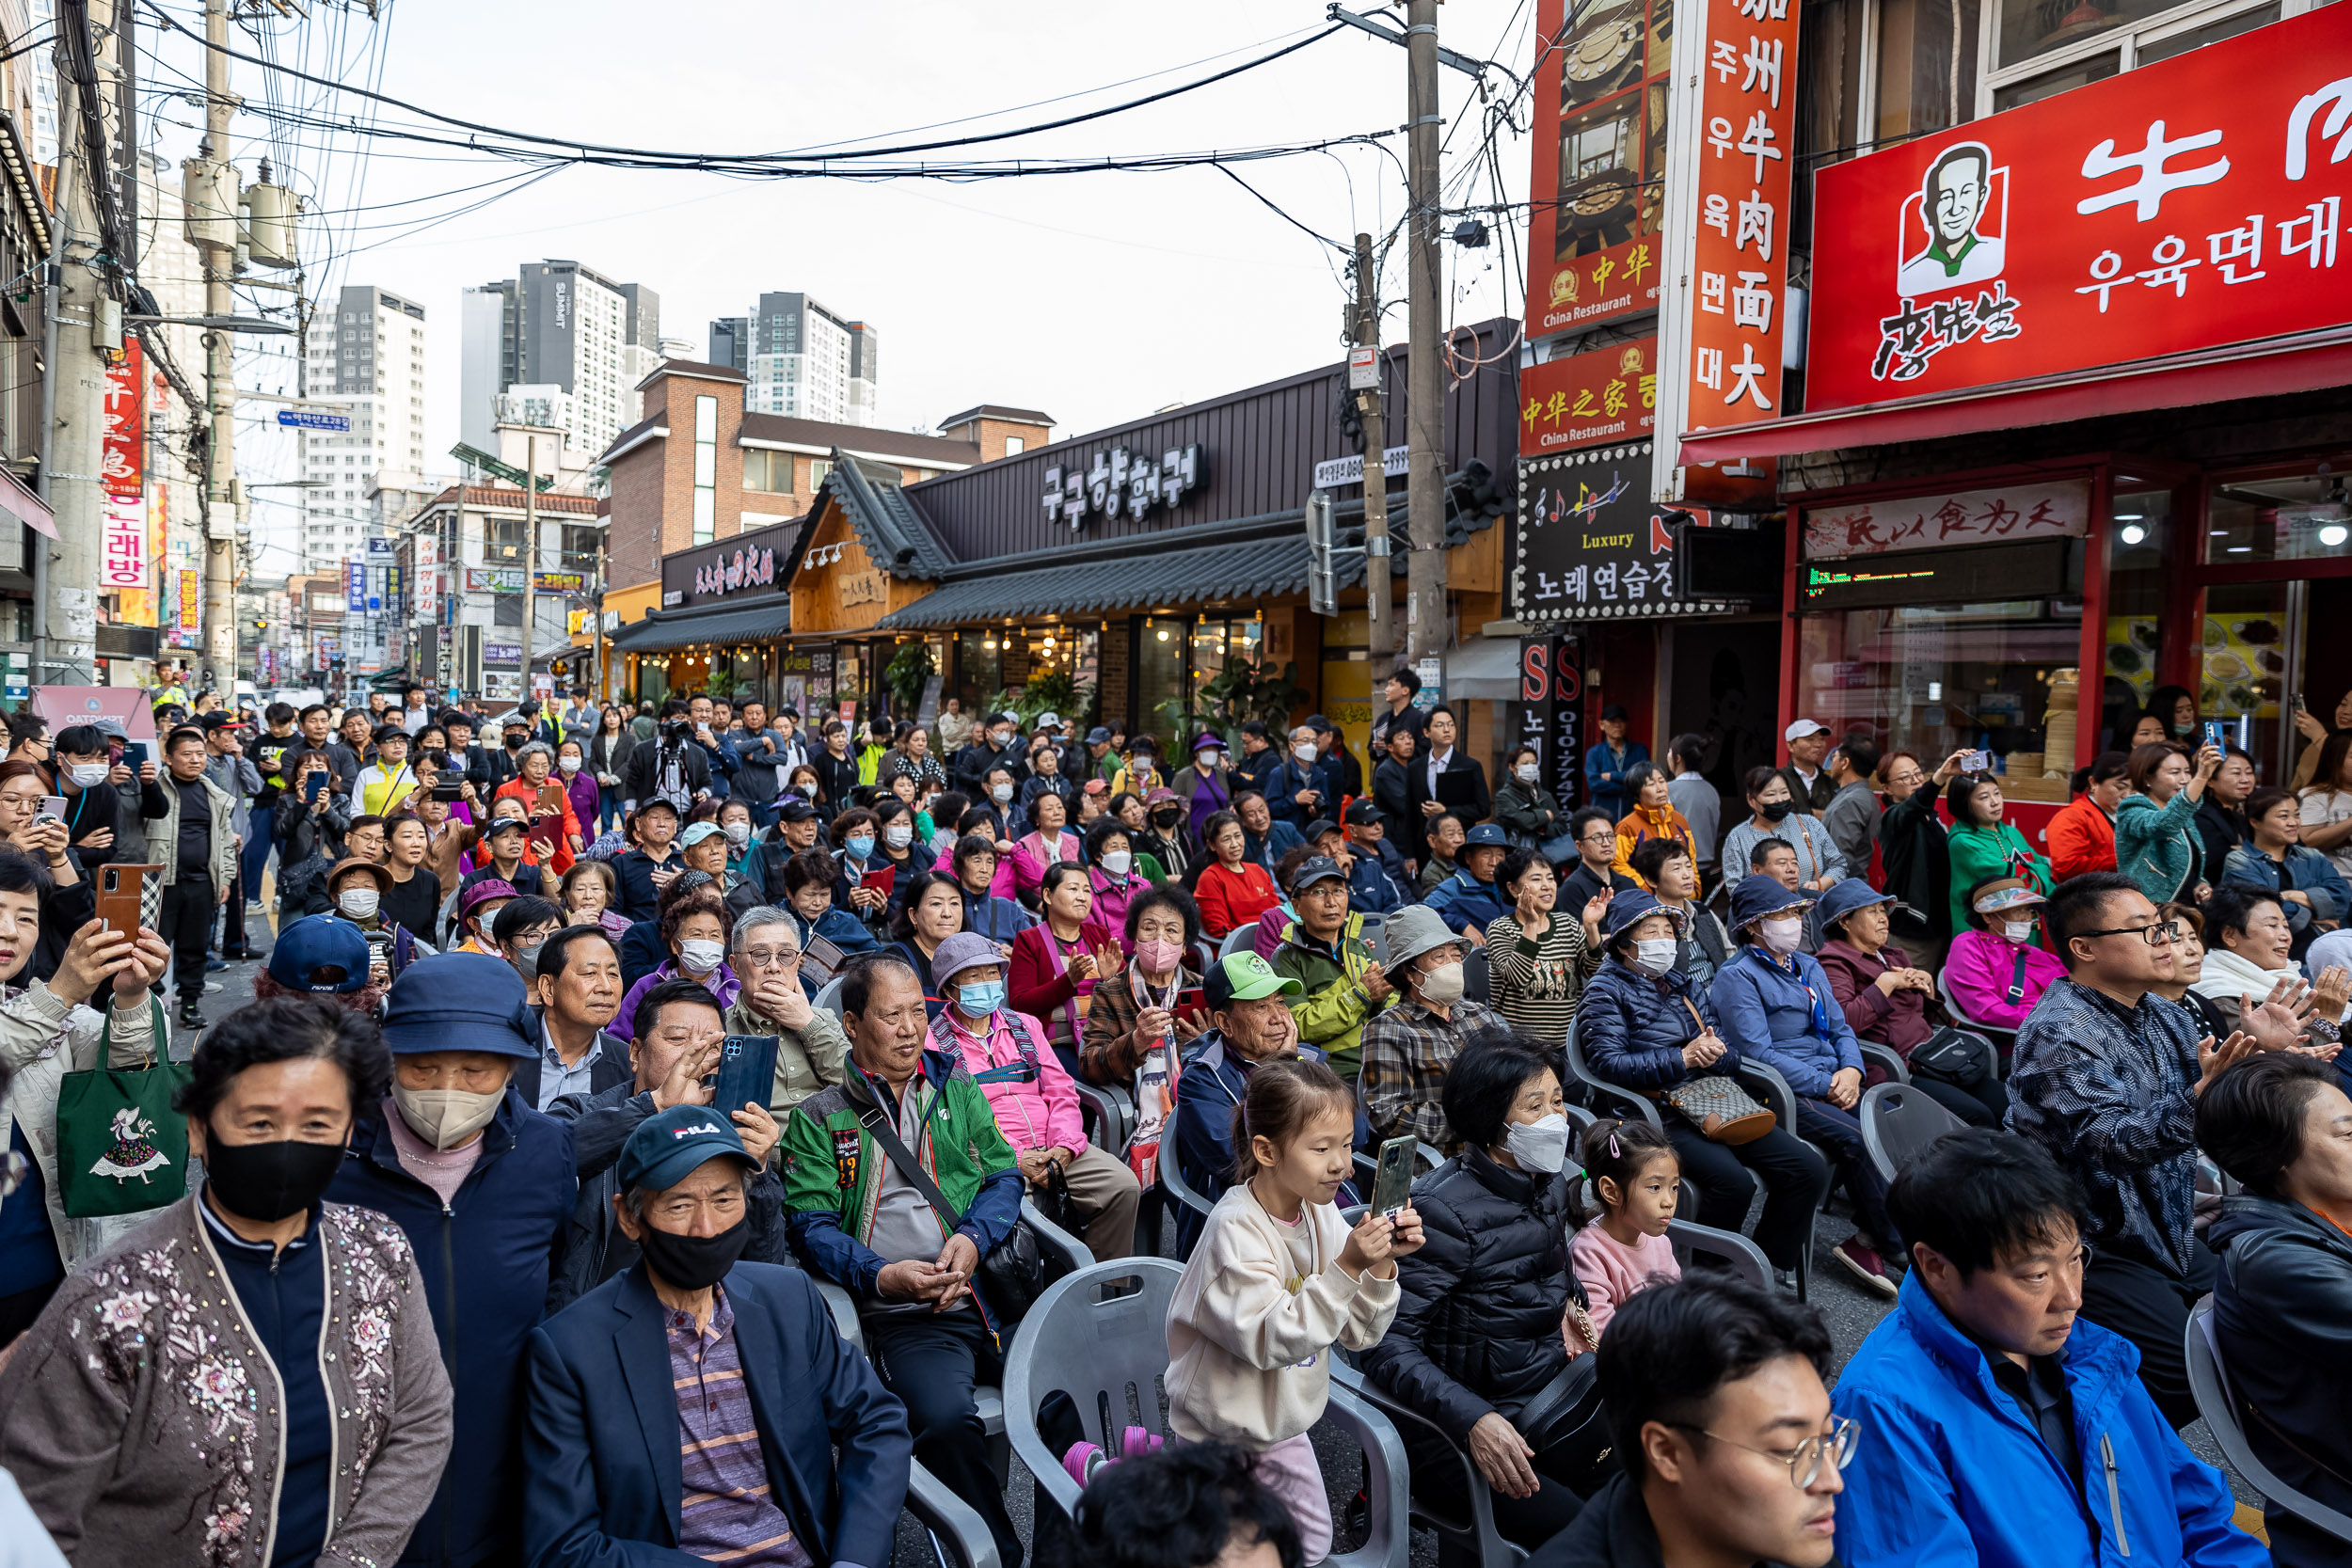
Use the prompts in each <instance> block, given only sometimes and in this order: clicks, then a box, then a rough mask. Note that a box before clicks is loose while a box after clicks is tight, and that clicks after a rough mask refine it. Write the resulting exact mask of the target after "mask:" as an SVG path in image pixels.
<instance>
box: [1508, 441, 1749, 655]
mask: <svg viewBox="0 0 2352 1568" xmlns="http://www.w3.org/2000/svg"><path fill="white" fill-rule="evenodd" d="M1652 445H1653V444H1652V443H1651V442H1648V441H1641V442H1636V443H1634V444H1632V445H1630V446H1623V447H1602V448H1596V449H1593V450H1591V451H1579V452H1570V453H1566V454H1564V455H1562V456H1558V457H1544V458H1521V459H1520V460H1519V497H1518V499H1519V509H1518V516H1517V517H1516V518H1514V519H1513V520H1512V525H1511V526H1512V551H1513V561H1512V571H1511V581H1510V586H1509V588H1508V590H1507V602H1508V604H1509V607H1510V612H1511V616H1512V618H1513V619H1515V620H1519V621H1592V620H1606V619H1612V618H1614V619H1624V618H1626V617H1635V618H1641V617H1647V616H1658V615H1699V614H1718V613H1721V612H1723V611H1724V610H1732V609H1735V608H1738V606H1737V605H1735V604H1734V603H1733V602H1732V601H1730V600H1714V599H1697V598H1693V597H1692V596H1691V594H1690V593H1689V591H1688V589H1687V587H1686V586H1685V583H1684V580H1683V574H1682V569H1681V567H1682V563H1681V562H1680V560H1679V550H1678V548H1677V546H1678V544H1679V542H1680V532H1681V530H1682V529H1683V528H1685V527H1687V526H1688V525H1689V524H1690V523H1691V522H1692V521H1695V520H1696V519H1695V518H1694V517H1693V515H1692V514H1690V513H1688V512H1686V511H1684V510H1683V509H1681V508H1679V507H1677V506H1673V505H1671V504H1664V503H1659V502H1653V501H1652V500H1651V499H1649V489H1648V486H1649V475H1650V459H1651V455H1652V451H1651V449H1652ZM1771 590H1772V584H1771V583H1769V582H1767V583H1759V584H1758V585H1757V596H1758V597H1768V596H1769V595H1770V592H1771Z"/></svg>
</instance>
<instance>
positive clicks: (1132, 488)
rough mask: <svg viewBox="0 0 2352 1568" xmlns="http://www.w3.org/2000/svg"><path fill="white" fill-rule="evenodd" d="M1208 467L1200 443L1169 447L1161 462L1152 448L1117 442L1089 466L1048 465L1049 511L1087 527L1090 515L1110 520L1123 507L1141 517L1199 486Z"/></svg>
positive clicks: (1054, 518) (1075, 525)
mask: <svg viewBox="0 0 2352 1568" xmlns="http://www.w3.org/2000/svg"><path fill="white" fill-rule="evenodd" d="M1207 472H1208V460H1207V459H1206V458H1205V457H1203V456H1202V455H1201V451H1200V447H1199V446H1198V445H1197V444H1196V445H1193V446H1189V447H1170V448H1168V450H1167V451H1164V452H1162V453H1161V454H1160V460H1159V461H1158V462H1157V463H1154V462H1152V457H1151V454H1150V453H1148V452H1145V453H1136V452H1131V451H1128V450H1127V449H1126V448H1125V447H1113V448H1111V449H1110V450H1109V451H1098V452H1096V453H1095V454H1094V462H1093V464H1092V466H1091V467H1086V468H1080V467H1078V466H1077V465H1076V464H1075V463H1074V462H1073V463H1068V464H1062V463H1057V464H1055V465H1054V466H1053V467H1050V468H1047V469H1046V470H1045V495H1044V498H1043V499H1044V505H1045V515H1046V517H1047V519H1048V520H1049V521H1053V522H1063V523H1068V524H1069V525H1070V526H1071V527H1072V528H1073V529H1075V528H1083V527H1084V526H1085V525H1086V520H1087V519H1088V518H1089V517H1090V516H1092V517H1102V518H1104V519H1106V520H1107V519H1109V518H1112V517H1116V516H1118V515H1120V513H1121V512H1124V513H1125V514H1126V515H1128V516H1130V517H1133V518H1135V519H1136V520H1137V521H1138V522H1139V521H1141V520H1142V519H1143V518H1144V517H1145V516H1146V515H1149V514H1150V513H1151V511H1152V508H1153V507H1155V506H1165V507H1169V508H1173V507H1174V506H1175V505H1176V504H1177V503H1178V502H1180V501H1181V500H1183V499H1184V496H1185V495H1186V494H1187V493H1188V492H1190V491H1193V490H1196V489H1198V488H1200V483H1201V481H1202V480H1203V479H1205V478H1206V477H1207Z"/></svg>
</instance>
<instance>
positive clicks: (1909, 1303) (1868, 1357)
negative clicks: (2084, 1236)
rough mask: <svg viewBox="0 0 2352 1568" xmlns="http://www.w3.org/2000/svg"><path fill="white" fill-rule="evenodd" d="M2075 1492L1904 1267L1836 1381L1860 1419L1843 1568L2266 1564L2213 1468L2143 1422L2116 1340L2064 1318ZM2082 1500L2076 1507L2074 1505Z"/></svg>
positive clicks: (2135, 1363) (1844, 1500) (2149, 1413)
mask: <svg viewBox="0 0 2352 1568" xmlns="http://www.w3.org/2000/svg"><path fill="white" fill-rule="evenodd" d="M2063 1354H2064V1356H2065V1366H2066V1387H2067V1392H2068V1393H2069V1394H2070V1395H2071V1396H2072V1397H2073V1401H2074V1448H2075V1451H2076V1452H2077V1453H2078V1454H2079V1455H2080V1456H2081V1463H2082V1470H2083V1478H2082V1479H2083V1481H2084V1482H2085V1487H2084V1490H2083V1491H2081V1492H2077V1491H2076V1490H2075V1489H2074V1481H2072V1480H2070V1479H2069V1478H2068V1477H2067V1476H2066V1475H2065V1474H2064V1473H2063V1472H2062V1471H2061V1470H2060V1469H2059V1468H2058V1461H2057V1456H2056V1455H2054V1454H2053V1453H2051V1451H2050V1449H2049V1447H2048V1446H2047V1445H2046V1444H2044V1443H2043V1442H2042V1437H2041V1433H2039V1432H2038V1431H2037V1430H2036V1429H2035V1426H2034V1423H2033V1418H2031V1417H2030V1416H2028V1415H2027V1414H2026V1413H2025V1412H2024V1411H2023V1410H2021V1409H2020V1408H2019V1407H2018V1405H2017V1402H2015V1401H2014V1400H2012V1399H2010V1396H2009V1395H2008V1394H2007V1393H2005V1392H2003V1391H2002V1389H2001V1388H2000V1386H1998V1385H1997V1384H1995V1383H1994V1381H1993V1371H1992V1368H1991V1367H1990V1366H1989V1365H1988V1364H1987V1363H1986V1360H1985V1354H1984V1352H1983V1351H1982V1350H1980V1349H1979V1348H1978V1346H1977V1344H1976V1342H1975V1341H1974V1340H1972V1339H1970V1338H1968V1337H1967V1336H1965V1335H1963V1334H1962V1333H1961V1332H1960V1331H1959V1330H1958V1329H1957V1328H1954V1327H1953V1326H1952V1323H1951V1320H1950V1319H1948V1318H1947V1317H1946V1316H1945V1315H1944V1313H1943V1311H1942V1310H1941V1309H1940V1308H1938V1307H1937V1306H1936V1305H1935V1301H1934V1298H1933V1297H1931V1296H1930V1295H1929V1294H1928V1292H1927V1290H1926V1288H1925V1287H1924V1286H1922V1285H1921V1284H1920V1282H1919V1275H1917V1274H1916V1273H1914V1274H1913V1275H1910V1276H1909V1277H1908V1278H1906V1279H1905V1280H1904V1281H1903V1284H1902V1291H1901V1295H1900V1298H1899V1300H1898V1301H1897V1303H1896V1305H1895V1310H1894V1311H1892V1312H1890V1313H1888V1314H1887V1315H1886V1317H1885V1318H1884V1319H1883V1320H1882V1321H1881V1322H1880V1323H1879V1325H1878V1327H1876V1328H1874V1329H1872V1330H1871V1331H1870V1336H1869V1338H1867V1339H1865V1340H1863V1341H1862V1348H1861V1349H1859V1350H1857V1351H1855V1352H1854V1354H1853V1359H1852V1360H1851V1361H1849V1362H1847V1363H1846V1370H1844V1371H1843V1372H1842V1373H1840V1374H1839V1375H1838V1379H1837V1392H1836V1395H1835V1396H1833V1397H1832V1399H1831V1406H1832V1408H1834V1409H1835V1410H1836V1412H1837V1414H1838V1415H1840V1416H1844V1417H1848V1418H1851V1419H1853V1420H1856V1421H1859V1422H1861V1423H1862V1440H1861V1441H1860V1442H1859V1443H1857V1444H1856V1445H1855V1446H1854V1450H1853V1456H1852V1457H1851V1459H1849V1460H1848V1461H1847V1462H1846V1467H1845V1481H1846V1495H1845V1496H1844V1497H1840V1498H1838V1500H1837V1556H1838V1557H1839V1558H1840V1559H1841V1560H1844V1561H1845V1562H1847V1563H1848V1564H1850V1565H1851V1568H1881V1565H1884V1568H1894V1565H1896V1564H1900V1565H1901V1568H1963V1565H1965V1568H2043V1565H2044V1564H2049V1563H2059V1562H2062V1563H2069V1564H2076V1563H2079V1564H2085V1565H2092V1564H2095V1565H2097V1568H2145V1565H2147V1564H2163V1565H2165V1568H2173V1565H2175V1564H2178V1565H2180V1568H2265V1565H2266V1564H2268V1562H2269V1561H2270V1557H2269V1554H2268V1553H2267V1552H2265V1550H2264V1549H2263V1547H2262V1544H2260V1543H2259V1542H2257V1541H2255V1540H2254V1538H2253V1537H2252V1536H2249V1535H2248V1534H2246V1533H2245V1532H2244V1531H2242V1530H2240V1529H2239V1528H2237V1527H2236V1526H2235V1525H2233V1524H2232V1523H2231V1510H2232V1500H2231V1497H2230V1490H2229V1487H2228V1486H2227V1485H2226V1484H2225V1483H2224V1482H2223V1481H2222V1479H2221V1476H2220V1473H2219V1472H2218V1471H2217V1470H2215V1469H2214V1468H2212V1467H2211V1466H2210V1465H2206V1464H2205V1463H2204V1462H2203V1461H2202V1460H2201V1459H2199V1458H2198V1457H2197V1456H2196V1455H2195V1454H2193V1453H2191V1452H2189V1450H2188V1449H2187V1447H2186V1445H2185V1444H2184V1443H2182V1441H2181V1439H2180V1437H2179V1436H2178V1435H2177V1434H2176V1433H2174V1432H2173V1431H2172V1429H2171V1427H2170V1426H2169V1425H2167V1424H2166V1422H2165V1419H2164V1418H2163V1417H2162V1416H2161V1415H2159V1414H2157V1411H2156V1406H2155V1402H2153V1401H2152V1400H2151V1399H2150V1398H2149V1397H2148V1394H2147V1391H2146V1390H2145V1389H2144V1388H2142V1387H2141V1386H2140V1383H2139V1375H2138V1374H2139V1353H2138V1352H2137V1351H2136V1350H2134V1349H2133V1348H2132V1346H2131V1344H2130V1342H2129V1341H2128V1340H2125V1339H2123V1338H2120V1337H2118V1336H2116V1335H2114V1334H2110V1333H2108V1332H2107V1331H2106V1329H2103V1328H2100V1327H2098V1326H2096V1325H2095V1324H2093V1323H2090V1322H2088V1321H2086V1320H2084V1319H2080V1318H2077V1319H2076V1320H2075V1321H2074V1332H2073V1333H2072V1334H2070V1335H2069V1336H2068V1337H2067V1340H2066V1348H2065V1351H2064V1353H2063ZM2086 1504H2087V1505H2088V1506H2086Z"/></svg>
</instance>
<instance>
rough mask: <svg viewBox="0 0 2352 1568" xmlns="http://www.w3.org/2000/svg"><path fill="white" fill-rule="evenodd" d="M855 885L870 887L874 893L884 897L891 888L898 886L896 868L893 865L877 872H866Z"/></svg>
mask: <svg viewBox="0 0 2352 1568" xmlns="http://www.w3.org/2000/svg"><path fill="white" fill-rule="evenodd" d="M857 885H858V886H860V887H870V888H872V889H873V890H874V891H875V892H876V893H880V894H882V895H885V896H886V895H888V894H889V892H890V890H891V889H892V888H894V887H896V886H898V867H897V866H895V865H885V866H883V867H882V869H881V870H879V871H868V872H867V873H866V875H865V876H863V877H861V878H859V879H858V883H857Z"/></svg>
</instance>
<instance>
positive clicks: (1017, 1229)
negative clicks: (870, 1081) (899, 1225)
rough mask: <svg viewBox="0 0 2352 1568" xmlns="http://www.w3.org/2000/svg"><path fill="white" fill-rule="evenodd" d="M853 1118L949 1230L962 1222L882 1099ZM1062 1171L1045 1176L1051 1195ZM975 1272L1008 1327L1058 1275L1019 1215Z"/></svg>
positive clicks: (1063, 1188) (1064, 1196) (1064, 1188)
mask: <svg viewBox="0 0 2352 1568" xmlns="http://www.w3.org/2000/svg"><path fill="white" fill-rule="evenodd" d="M857 1119H858V1124H859V1125H860V1126H862V1127H864V1128H865V1129H866V1132H870V1133H872V1134H873V1137H874V1141H875V1142H876V1143H879V1144H881V1145H882V1152H883V1153H885V1154H887V1155H889V1156H890V1163H891V1164H894V1165H896V1166H898V1174H899V1175H900V1176H903V1177H905V1178H906V1180H907V1182H908V1184H909V1185H911V1186H912V1187H914V1190H915V1191H916V1192H918V1193H920V1194H922V1195H923V1201H924V1202H926V1203H928V1204H930V1206H931V1208H932V1209H933V1210H934V1211H935V1212H937V1213H938V1215H939V1217H940V1219H941V1221H942V1222H943V1223H944V1224H945V1225H946V1227H947V1229H948V1230H949V1231H950V1232H953V1231H954V1229H955V1228H956V1227H957V1226H959V1225H961V1224H962V1223H963V1216H962V1215H961V1214H960V1213H958V1212H956V1206H955V1205H954V1204H952V1203H949V1202H948V1201H947V1195H946V1193H943V1192H941V1191H940V1190H939V1183H938V1182H936V1181H933V1180H931V1179H930V1173H929V1172H927V1171H925V1170H924V1169H923V1166H922V1163H921V1162H920V1161H918V1160H916V1159H915V1157H914V1150H913V1149H911V1148H907V1146H906V1141H905V1140H904V1139H902V1138H900V1137H899V1136H898V1129H897V1128H895V1127H893V1126H891V1125H890V1118H889V1117H886V1116H884V1115H882V1107H881V1106H880V1105H875V1106H873V1107H870V1108H869V1109H868V1110H865V1111H860V1112H859V1113H858V1118H857ZM1060 1176H1061V1172H1060V1170H1059V1169H1058V1168H1057V1169H1056V1170H1054V1171H1053V1172H1052V1173H1050V1175H1049V1176H1048V1178H1047V1182H1046V1192H1047V1196H1051V1195H1052V1193H1053V1190H1054V1184H1055V1182H1056V1181H1057V1180H1059V1178H1060ZM1060 1194H1061V1196H1060V1201H1061V1202H1062V1203H1063V1204H1064V1205H1067V1204H1068V1203H1069V1201H1070V1186H1069V1183H1068V1182H1066V1181H1063V1182H1061V1183H1060ZM1038 1212H1040V1213H1046V1210H1045V1207H1044V1204H1043V1202H1040V1204H1039V1206H1038ZM1065 1212H1067V1211H1066V1210H1065ZM1046 1218H1047V1220H1048V1222H1049V1223H1058V1222H1056V1221H1054V1219H1053V1216H1052V1215H1051V1214H1046ZM973 1272H974V1275H975V1281H974V1282H975V1283H976V1284H977V1285H979V1286H981V1287H982V1288H983V1289H985V1291H987V1294H988V1307H989V1311H990V1314H991V1315H992V1316H993V1317H994V1318H995V1319H996V1323H997V1326H998V1328H1000V1329H1009V1328H1010V1327H1012V1326H1013V1325H1014V1324H1015V1323H1019V1322H1020V1321H1021V1320H1022V1319H1023V1318H1025V1317H1026V1316H1027V1315H1028V1311H1029V1308H1030V1307H1034V1306H1036V1305H1037V1298H1038V1297H1040V1296H1041V1295H1043V1294H1044V1293H1045V1288H1046V1287H1047V1286H1048V1285H1051V1284H1052V1283H1053V1282H1054V1280H1055V1279H1056V1278H1057V1277H1059V1275H1057V1274H1054V1273H1052V1272H1050V1271H1048V1269H1047V1268H1046V1264H1045V1252H1044V1249H1043V1248H1041V1247H1040V1246H1039V1245H1038V1243H1037V1232H1035V1231H1033V1230H1031V1229H1030V1228H1029V1227H1027V1226H1026V1225H1025V1224H1023V1223H1022V1222H1021V1221H1019V1220H1015V1221H1014V1222H1013V1226H1012V1228H1011V1229H1010V1230H1009V1231H1007V1232H1006V1233H1005V1239H1004V1240H1003V1241H1001V1242H998V1243H996V1244H995V1245H994V1246H993V1247H991V1248H990V1249H989V1253H988V1256H987V1257H985V1258H983V1259H980V1266H979V1267H978V1268H977V1269H976V1270H975V1271H973Z"/></svg>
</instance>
